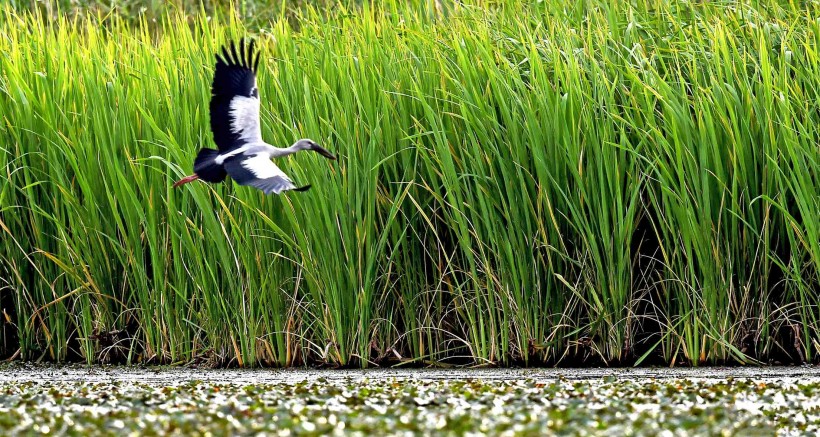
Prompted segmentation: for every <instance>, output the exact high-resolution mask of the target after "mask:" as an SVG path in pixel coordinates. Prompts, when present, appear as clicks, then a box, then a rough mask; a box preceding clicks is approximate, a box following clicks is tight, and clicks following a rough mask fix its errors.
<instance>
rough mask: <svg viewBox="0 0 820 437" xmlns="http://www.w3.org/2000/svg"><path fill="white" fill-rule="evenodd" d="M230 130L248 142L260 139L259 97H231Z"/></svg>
mask: <svg viewBox="0 0 820 437" xmlns="http://www.w3.org/2000/svg"><path fill="white" fill-rule="evenodd" d="M231 119H232V120H231V131H232V132H233V133H235V134H239V137H240V138H241V139H243V140H245V141H248V142H255V141H262V130H261V129H260V126H259V99H258V98H256V97H245V96H236V97H234V98H233V99H231Z"/></svg>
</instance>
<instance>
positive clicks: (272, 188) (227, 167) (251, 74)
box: [174, 39, 336, 194]
mask: <svg viewBox="0 0 820 437" xmlns="http://www.w3.org/2000/svg"><path fill="white" fill-rule="evenodd" d="M258 66H259V53H258V52H257V51H256V50H255V49H254V44H253V42H251V43H250V44H246V43H245V40H244V39H243V40H241V41H240V43H239V51H237V47H236V45H235V44H234V43H233V42H232V43H231V45H230V51H229V50H228V48H227V47H226V46H223V47H222V56H219V55H217V56H216V70H215V71H214V79H213V83H212V84H211V107H210V111H211V131H212V132H213V135H214V142H215V143H216V146H217V148H218V150H214V149H208V148H203V149H200V150H199V153H198V154H197V156H196V159H195V160H194V174H192V175H190V176H187V177H184V178H182V179H180V180H179V181H177V182H176V183H175V184H174V187H175V188H176V187H179V186H180V185H184V184H187V183H189V182H193V181H196V180H202V181H205V182H210V183H219V182H222V181H224V180H225V178H226V177H227V176H230V177H231V179H233V180H234V181H236V183H238V184H239V185H247V186H251V187H256V188H258V189H260V190H262V191H263V192H264V193H265V194H270V193H276V194H279V193H282V192H284V191H288V190H294V191H305V190H307V189H308V188H310V185H305V186H302V187H297V186H296V184H294V183H293V181H291V179H290V178H289V177H288V176H287V175H286V174H285V172H283V171H282V170H281V169H280V168H279V167H277V166H276V164H274V163H273V162H272V161H271V158H281V157H284V156H288V155H291V154H293V153H296V152H299V151H302V150H312V151H314V152H317V153H319V154H320V155H322V156H324V157H325V158H327V159H336V157H335V156H334V155H333V154H332V153H330V152H329V151H328V150H327V149H325V148H323V147H321V146H319V145H318V144H316V143H315V142H314V141H313V140H310V139H301V140H299V141H297V142H295V143H294V144H293V145H292V146H290V147H274V146H272V145H270V144H268V143H266V142H265V141H264V140H263V139H262V129H261V128H260V124H259V89H258V88H257V87H256V72H257V68H258Z"/></svg>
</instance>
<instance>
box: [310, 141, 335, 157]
mask: <svg viewBox="0 0 820 437" xmlns="http://www.w3.org/2000/svg"><path fill="white" fill-rule="evenodd" d="M312 150H313V151H314V152H316V153H318V154H320V155H322V156H324V157H325V158H327V159H332V160H335V159H336V155H334V154H332V153H330V151H329V150H327V149H325V148H324V147H322V146H319V145H314V146H313V148H312Z"/></svg>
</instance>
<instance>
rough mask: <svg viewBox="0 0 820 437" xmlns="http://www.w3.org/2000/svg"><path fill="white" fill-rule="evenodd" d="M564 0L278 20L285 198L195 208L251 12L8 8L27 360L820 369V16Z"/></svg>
mask: <svg viewBox="0 0 820 437" xmlns="http://www.w3.org/2000/svg"><path fill="white" fill-rule="evenodd" d="M545 3H549V4H540V5H529V4H527V3H525V2H507V3H506V4H505V5H504V6H503V7H494V8H478V7H470V6H464V7H461V8H456V9H453V10H451V11H449V12H448V14H447V15H446V16H443V15H436V14H428V13H424V12H423V11H421V10H420V9H414V7H412V6H397V5H387V6H383V7H364V8H363V9H351V10H349V11H346V10H341V9H336V10H333V11H326V10H315V9H310V8H308V9H306V10H305V11H301V12H298V13H296V15H295V16H294V17H289V18H287V19H284V18H281V19H279V21H276V22H271V23H270V24H268V25H264V24H262V25H259V27H258V28H259V31H255V32H254V33H255V36H256V37H257V39H258V41H259V43H260V45H261V47H262V48H263V50H264V54H265V57H264V60H263V67H264V68H263V72H262V73H261V77H260V80H259V82H260V83H259V86H260V93H261V95H262V97H263V102H264V103H263V109H262V122H263V136H264V137H265V138H266V139H268V140H269V141H270V142H272V143H274V144H281V145H287V144H290V143H291V142H292V141H294V140H295V139H297V138H301V137H311V138H313V139H315V140H317V141H318V142H320V143H321V144H324V145H326V146H328V148H330V149H332V150H333V151H335V152H337V153H338V154H339V155H340V157H341V159H340V161H339V162H338V164H333V165H330V164H328V163H327V162H324V161H322V160H320V159H314V157H298V158H294V159H287V160H285V161H284V162H282V163H281V164H282V166H283V167H284V168H285V170H286V171H287V172H289V173H290V174H292V175H293V177H294V179H295V180H297V181H299V182H302V183H312V184H313V186H314V188H313V189H312V190H311V191H310V192H308V193H306V194H305V195H303V196H294V195H289V196H285V197H267V198H264V197H262V196H261V195H260V194H259V193H256V192H253V191H251V190H244V189H240V188H237V187H235V186H232V185H230V184H228V185H221V186H218V187H208V186H205V185H202V184H192V185H189V186H186V187H185V189H183V190H179V191H174V190H172V189H171V188H170V183H171V182H172V181H173V180H174V179H175V178H177V177H178V176H180V175H182V174H184V173H186V172H187V171H189V170H190V166H191V159H192V156H193V153H194V152H195V151H196V150H197V149H198V148H199V147H201V146H204V145H209V144H210V143H211V139H210V133H209V132H208V124H207V102H208V98H209V95H208V93H209V85H210V75H211V69H212V62H213V61H212V60H213V53H214V52H215V50H216V49H217V48H218V46H219V44H221V43H222V42H223V41H225V40H226V39H228V38H236V37H239V36H243V35H245V34H246V33H247V32H246V31H245V30H244V28H243V25H242V24H241V23H239V21H238V20H237V19H236V17H234V18H231V19H228V20H227V21H226V20H220V19H218V18H216V17H210V18H209V17H207V16H204V15H202V16H194V17H190V16H185V17H183V16H170V17H167V18H164V19H163V20H164V21H162V22H161V25H160V27H161V29H162V30H161V31H160V32H151V31H149V30H148V27H147V24H143V25H142V26H141V25H139V24H134V23H132V22H125V21H121V20H120V19H119V18H118V17H117V16H112V17H107V18H103V19H102V20H103V21H102V22H99V21H98V20H100V19H99V18H92V17H89V18H88V19H87V20H79V21H70V20H69V19H67V18H61V19H60V20H58V21H57V22H56V23H55V22H50V23H45V22H44V21H43V20H40V19H39V18H38V17H37V16H33V15H30V14H27V13H19V12H12V11H11V10H6V11H5V12H3V13H2V14H0V53H3V55H2V56H0V117H2V118H0V121H2V123H0V169H2V172H3V177H2V180H0V184H1V185H0V235H1V236H2V240H0V241H2V243H1V244H0V278H2V282H0V305H1V306H2V307H3V310H4V312H5V315H6V316H5V317H4V318H3V319H4V320H3V322H2V323H0V326H2V328H0V354H2V355H4V356H12V355H15V356H18V357H20V358H24V359H33V360H38V359H42V360H49V361H63V360H77V359H81V360H85V361H87V362H89V363H90V362H128V363H138V362H154V363H191V362H207V363H209V364H213V365H239V366H257V365H275V366H291V365H300V364H304V363H308V364H321V365H333V366H336V365H339V366H368V365H372V364H393V363H404V364H413V363H415V364H423V363H430V362H437V363H476V364H488V365H511V364H525V365H540V364H556V363H558V364H566V363H573V364H609V365H624V364H635V363H638V364H646V363H650V362H651V363H663V364H672V365H680V364H685V365H701V364H709V363H754V362H771V361H780V362H816V361H817V350H818V345H819V344H820V343H818V340H820V335H819V334H820V326H818V323H817V322H818V316H820V312H818V311H819V310H818V305H817V304H818V302H817V300H818V295H819V294H818V291H820V226H819V225H818V223H820V222H818V220H817V217H820V180H818V176H817V175H820V157H818V155H820V154H818V150H817V144H819V143H820V133H818V130H817V128H816V127H815V126H820V112H818V110H817V102H818V101H820V95H818V93H819V92H820V74H818V73H819V72H820V62H819V61H818V59H819V58H818V53H817V52H816V50H815V49H814V47H816V43H817V40H818V38H820V28H819V26H820V24H818V21H817V20H814V19H812V18H811V17H813V16H816V15H817V12H818V11H817V9H816V6H812V5H805V6H804V7H803V8H802V9H801V8H797V7H792V6H783V5H780V4H779V3H778V2H748V3H747V2H740V3H732V4H730V5H717V4H709V5H683V4H679V3H677V2H670V3H667V2H644V1H639V2H633V3H632V4H631V5H626V4H622V3H617V4H614V5H609V3H608V2H596V1H592V2H587V3H585V4H584V5H576V4H575V3H574V2H565V3H564V2H545ZM294 20H295V21H296V22H297V23H298V26H295V25H293V22H294ZM155 25H156V24H154V25H153V26H155Z"/></svg>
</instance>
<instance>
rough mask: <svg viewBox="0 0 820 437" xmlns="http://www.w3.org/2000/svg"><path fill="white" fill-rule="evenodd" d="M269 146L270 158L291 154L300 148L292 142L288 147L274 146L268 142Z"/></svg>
mask: <svg viewBox="0 0 820 437" xmlns="http://www.w3.org/2000/svg"><path fill="white" fill-rule="evenodd" d="M268 146H269V147H270V149H269V150H270V156H271V158H282V157H284V156H288V155H293V154H294V153H296V152H298V151H300V150H302V148H301V147H298V146H297V144H294V145H292V146H290V147H274V146H271V145H270V144H268Z"/></svg>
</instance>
